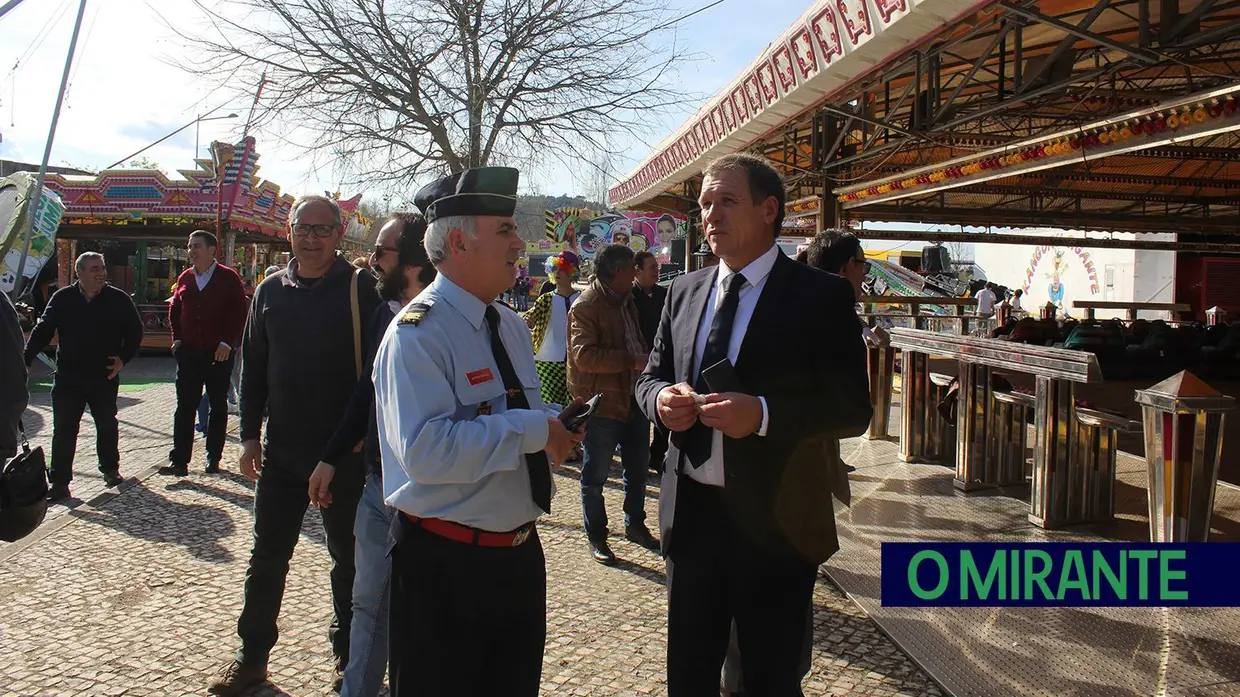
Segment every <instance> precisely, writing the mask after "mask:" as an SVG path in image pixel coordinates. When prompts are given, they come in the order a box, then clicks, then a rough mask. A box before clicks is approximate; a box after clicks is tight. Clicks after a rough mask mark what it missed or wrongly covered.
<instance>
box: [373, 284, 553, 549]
mask: <svg viewBox="0 0 1240 697" xmlns="http://www.w3.org/2000/svg"><path fill="white" fill-rule="evenodd" d="M413 304H421V305H424V306H429V307H430V309H429V310H426V312H425V316H424V317H423V318H422V319H421V321H420V322H418V324H416V325H414V324H401V323H400V318H401V314H403V313H398V314H397V319H396V321H395V322H392V324H391V325H389V326H388V330H387V333H386V334H384V337H383V342H382V343H381V344H380V345H379V351H378V354H377V355H376V356H375V367H374V381H375V410H376V414H377V422H378V427H379V451H380V455H381V458H382V462H383V495H384V498H385V500H386V501H387V503H388V505H389V506H393V507H394V508H397V509H399V510H401V511H404V512H405V513H409V514H412V515H415V516H418V517H421V518H442V519H445V520H451V521H453V522H456V523H461V524H463V525H469V526H471V527H475V528H480V529H482V530H489V531H492V532H506V531H508V530H513V529H515V528H518V527H520V526H522V525H524V524H526V523H528V522H530V521H532V520H534V519H536V518H538V516H539V515H541V514H542V509H540V508H539V507H538V505H537V504H535V503H534V499H533V498H532V496H531V494H530V480H529V473H528V472H526V469H525V468H526V467H527V464H526V458H525V455H526V453H534V452H538V451H540V450H542V449H543V448H544V447H545V446H546V444H547V416H548V415H549V414H550V415H554V414H555V412H551V411H549V410H548V409H547V408H545V407H544V406H543V403H542V400H541V398H540V397H539V390H538V385H539V383H538V373H537V371H536V370H535V369H534V349H533V346H532V345H531V342H530V333H529V329H528V328H527V327H526V324H525V322H524V321H523V320H522V319H521V318H520V317H518V316H517V314H516V313H515V312H513V311H512V310H510V309H508V308H507V307H504V306H503V305H501V304H499V303H494V306H495V308H496V309H497V310H499V314H500V337H501V338H502V340H503V342H504V347H505V348H506V349H507V350H508V356H509V358H510V359H511V360H512V364H513V366H514V367H515V368H516V372H517V377H518V378H519V379H520V380H521V385H522V387H523V388H524V389H525V396H526V398H527V399H528V400H529V403H530V407H531V408H530V409H513V410H509V409H508V405H507V401H508V400H507V395H506V390H505V389H504V381H503V378H502V377H501V376H500V373H499V367H498V366H497V365H496V364H495V358H494V356H493V355H492V354H491V335H490V330H489V328H488V327H487V323H486V319H485V312H486V307H487V306H486V304H485V303H483V302H482V301H481V300H479V299H478V298H477V297H475V296H473V295H472V294H470V293H468V292H466V291H464V290H462V289H461V287H460V286H458V285H456V284H455V283H453V282H452V281H451V280H450V279H449V278H448V277H447V276H445V275H444V274H443V273H440V274H439V275H438V276H437V277H436V278H435V281H434V282H433V283H431V285H430V286H428V287H427V288H426V290H424V291H422V293H421V294H420V295H418V297H416V298H414V299H413V301H412V303H411V306H412V305H413ZM406 311H408V308H406ZM556 411H558V406H557V407H556ZM552 486H554V482H553V484H552Z"/></svg>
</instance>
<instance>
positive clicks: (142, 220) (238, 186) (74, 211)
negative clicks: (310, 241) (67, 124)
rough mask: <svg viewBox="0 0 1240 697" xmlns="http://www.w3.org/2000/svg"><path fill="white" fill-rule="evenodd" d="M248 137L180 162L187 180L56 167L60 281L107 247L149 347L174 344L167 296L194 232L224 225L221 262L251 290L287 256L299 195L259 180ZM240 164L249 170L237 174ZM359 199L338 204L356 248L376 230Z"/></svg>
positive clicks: (116, 280)
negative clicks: (78, 261) (60, 205)
mask: <svg viewBox="0 0 1240 697" xmlns="http://www.w3.org/2000/svg"><path fill="white" fill-rule="evenodd" d="M247 140H248V142H244V141H243V142H241V143H236V144H226V143H212V146H211V149H212V153H213V157H212V158H210V159H200V160H197V161H196V162H195V165H196V166H195V168H194V169H186V170H179V172H178V173H179V174H180V175H181V177H182V178H181V179H173V178H171V177H169V176H167V175H165V174H164V173H163V172H160V171H157V170H105V171H103V172H100V173H99V174H97V175H94V176H72V175H60V174H49V175H48V176H47V188H48V189H49V190H50V191H52V192H55V193H56V194H58V195H59V196H60V198H61V200H62V201H63V202H64V206H65V212H64V216H63V218H62V220H61V223H60V227H59V230H58V232H57V234H56V246H57V253H56V255H55V259H56V262H57V263H58V273H57V275H56V277H57V279H58V284H59V285H60V286H62V287H63V286H65V285H67V284H69V283H72V282H73V260H74V259H75V258H76V257H77V255H78V254H81V253H82V252H85V251H97V252H100V253H101V254H103V255H104V259H105V262H106V264H107V267H108V276H109V279H110V281H111V283H112V284H113V285H115V286H116V287H118V288H120V289H122V290H124V291H125V292H127V293H130V294H131V295H132V296H133V298H134V301H135V302H136V303H137V304H138V309H139V311H140V312H141V314H142V320H143V323H144V325H145V326H146V335H145V337H144V338H143V346H144V347H152V348H162V347H167V346H168V345H170V343H171V338H170V333H169V332H170V330H169V328H168V326H167V314H168V311H167V305H166V304H165V301H166V299H167V298H168V297H169V295H170V294H171V288H172V285H173V284H174V283H175V281H176V278H177V276H178V275H179V274H180V273H181V271H183V270H184V269H185V268H186V266H187V264H188V261H187V258H186V252H185V247H186V241H187V240H188V238H189V234H190V233H191V232H193V231H194V230H199V229H201V230H208V231H210V232H214V233H217V236H218V237H219V239H220V257H221V259H220V260H221V262H222V263H225V264H227V265H229V266H232V267H233V268H235V269H236V270H237V272H238V273H240V274H241V276H242V279H243V282H244V283H245V285H246V289H247V292H253V288H254V286H256V285H257V284H258V282H259V281H261V280H262V278H263V273H264V271H265V270H266V269H267V268H268V267H269V266H284V265H285V264H287V263H288V259H289V246H288V241H287V239H286V230H285V224H286V222H287V219H288V213H289V207H290V206H291V205H292V203H293V201H294V198H293V196H291V195H288V194H283V193H281V191H280V187H279V186H278V185H277V184H275V183H273V182H270V181H265V180H260V179H259V178H258V176H257V172H258V164H257V163H258V160H259V155H258V153H257V152H256V151H255V149H254V142H253V138H249V139H247ZM242 161H244V162H245V166H244V168H242V167H241V163H242ZM238 172H244V174H243V175H242V176H240V177H238ZM359 201H360V197H355V198H354V199H352V200H348V201H341V202H340V204H341V208H342V210H343V211H344V212H345V214H346V216H347V218H348V221H347V225H346V239H348V240H349V241H350V243H351V244H352V245H354V247H355V248H358V249H360V248H361V246H363V245H364V244H365V239H366V236H367V235H368V234H369V224H368V221H364V220H363V219H362V218H361V216H360V214H359V213H358V211H357V204H358V202H359ZM220 232H222V233H223V234H219V233H220Z"/></svg>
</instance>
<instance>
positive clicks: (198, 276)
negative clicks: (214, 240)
mask: <svg viewBox="0 0 1240 697" xmlns="http://www.w3.org/2000/svg"><path fill="white" fill-rule="evenodd" d="M216 266H218V264H217V263H216V262H214V261H213V262H211V265H210V266H208V267H207V270H206V271H204V272H202V273H198V269H194V280H195V281H196V282H197V283H198V290H202V289H203V288H206V287H207V284H208V283H210V282H211V276H212V275H214V274H215V267H216Z"/></svg>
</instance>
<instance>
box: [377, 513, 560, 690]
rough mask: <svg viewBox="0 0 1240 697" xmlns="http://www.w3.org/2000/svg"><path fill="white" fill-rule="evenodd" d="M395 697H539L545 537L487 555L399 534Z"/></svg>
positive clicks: (401, 521) (397, 524)
mask: <svg viewBox="0 0 1240 697" xmlns="http://www.w3.org/2000/svg"><path fill="white" fill-rule="evenodd" d="M392 533H393V537H394V538H395V540H396V542H395V546H394V547H393V550H392V598H391V618H390V622H389V623H388V625H389V628H390V632H391V634H390V639H391V655H390V658H389V661H390V663H389V668H388V670H389V671H390V677H391V681H390V685H391V694H392V697H432V696H435V697H437V696H438V695H453V696H454V697H537V695H538V687H539V683H540V681H541V679H542V660H543V646H544V645H545V644H546V640H547V570H546V566H545V563H544V559H543V550H542V543H541V542H539V540H538V533H537V531H535V532H533V533H532V534H531V535H530V536H529V539H527V540H526V541H525V542H524V543H523V544H521V545H520V546H517V547H479V546H476V545H469V544H464V543H462V542H456V541H453V540H449V539H447V538H446V537H441V536H439V535H436V534H434V533H430V532H427V531H425V530H423V529H421V528H419V527H416V526H415V525H413V524H412V523H410V522H409V519H408V518H406V517H405V515H404V514H401V513H398V514H397V515H396V519H395V520H394V521H393V524H392Z"/></svg>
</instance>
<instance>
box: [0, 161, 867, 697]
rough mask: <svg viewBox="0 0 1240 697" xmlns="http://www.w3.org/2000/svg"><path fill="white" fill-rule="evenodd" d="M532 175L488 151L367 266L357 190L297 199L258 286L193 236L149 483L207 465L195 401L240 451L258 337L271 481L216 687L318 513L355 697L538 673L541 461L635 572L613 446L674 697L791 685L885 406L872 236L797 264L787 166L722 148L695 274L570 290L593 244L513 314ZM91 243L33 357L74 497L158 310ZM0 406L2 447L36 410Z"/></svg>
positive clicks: (251, 433) (401, 220)
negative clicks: (167, 430) (845, 451)
mask: <svg viewBox="0 0 1240 697" xmlns="http://www.w3.org/2000/svg"><path fill="white" fill-rule="evenodd" d="M518 182H519V173H518V172H517V170H515V169H510V168H503V167H485V168H477V169H469V170H465V171H463V172H459V173H457V174H454V175H452V176H449V177H445V178H443V179H440V180H438V181H436V182H434V183H432V184H430V185H428V186H426V187H424V188H422V189H421V190H420V191H419V192H418V193H417V196H416V198H415V202H416V205H417V208H418V209H419V212H417V213H397V214H395V215H393V216H392V217H391V218H390V219H389V220H387V221H386V222H385V224H384V225H383V227H382V228H381V230H380V232H379V234H378V237H377V239H376V241H375V245H374V250H373V252H372V254H371V255H370V258H369V259H368V260H366V262H367V263H365V264H360V263H358V264H354V263H351V262H349V261H348V260H347V259H346V258H345V257H344V256H343V255H342V254H341V253H340V252H339V251H338V250H339V244H340V241H341V238H342V236H343V232H344V228H343V224H342V223H343V221H342V216H341V211H340V208H339V206H338V205H337V203H336V202H335V201H334V200H332V199H330V198H326V197H320V196H305V197H302V198H300V199H298V200H297V201H296V203H295V204H294V205H293V206H292V208H291V211H290V214H289V221H288V233H289V240H290V243H291V246H292V260H291V261H290V262H289V264H288V265H287V267H286V268H284V269H280V270H269V273H268V274H267V275H266V278H265V279H264V280H263V281H262V283H260V284H259V285H258V287H257V289H256V291H255V293H254V295H253V298H252V300H250V302H249V303H248V304H247V303H246V302H245V295H244V292H243V290H242V286H241V282H240V278H239V277H238V276H237V274H236V273H235V272H234V271H233V270H232V269H229V268H228V267H226V266H223V265H221V264H219V263H218V262H217V261H216V258H217V256H218V255H217V251H218V249H217V247H218V244H217V240H216V239H215V237H214V236H213V235H211V234H210V233H208V232H205V231H198V232H194V233H193V234H192V235H191V236H190V238H189V240H188V250H189V254H190V258H191V261H192V264H191V266H190V268H187V269H186V270H185V272H184V273H182V274H181V276H180V277H179V278H178V279H177V284H176V289H175V291H174V293H173V297H172V298H171V302H170V304H169V320H170V325H171V326H172V330H173V345H172V349H173V352H174V356H175V357H176V364H177V374H176V394H177V409H176V413H175V414H174V417H173V428H172V431H173V433H172V443H173V445H172V449H171V451H170V453H169V461H168V465H167V466H166V467H164V468H162V469H161V470H160V473H161V474H162V475H165V476H174V477H181V476H186V475H188V473H189V463H190V461H191V459H192V457H191V453H192V449H193V443H194V439H193V425H194V414H195V412H196V410H197V409H198V407H199V405H200V404H201V402H202V400H203V399H204V392H205V399H206V400H207V402H208V404H209V409H208V412H209V413H208V416H207V418H206V439H205V441H206V442H205V447H206V463H207V467H206V471H207V472H208V473H212V472H218V471H219V470H220V468H221V467H223V466H224V463H223V462H222V457H223V443H224V434H225V433H226V430H227V426H226V423H227V419H228V408H227V395H228V393H229V383H230V376H231V375H232V372H233V367H234V362H235V361H237V360H238V356H239V357H240V361H241V363H240V440H241V446H242V454H241V457H240V462H239V467H240V470H241V472H242V473H243V474H244V475H245V476H246V477H248V478H250V479H251V480H254V481H255V488H254V506H253V515H254V525H253V545H252V552H251V555H250V559H249V562H248V567H247V570H246V573H245V578H244V605H243V609H242V612H241V615H240V617H239V618H238V622H237V634H238V650H237V653H236V655H235V656H234V657H233V658H232V659H231V660H229V661H228V663H227V666H226V667H225V668H224V670H223V671H222V673H221V675H219V676H218V677H217V679H216V680H215V681H214V682H213V683H212V684H211V685H210V690H211V692H212V693H214V694H217V695H238V694H241V693H243V692H244V691H246V690H248V689H249V688H250V687H252V686H254V685H256V684H258V683H261V682H262V681H264V680H265V679H266V678H267V672H268V669H267V666H268V660H269V656H270V654H271V652H272V651H273V649H274V648H275V646H276V644H277V639H278V636H279V630H278V619H279V612H280V605H281V599H282V595H283V592H284V584H285V578H286V576H287V574H288V570H289V563H290V560H291V558H292V556H293V551H294V547H295V545H296V544H297V540H298V538H299V533H300V530H301V526H302V519H303V517H304V515H305V513H306V511H307V509H308V508H309V507H310V506H314V507H317V508H318V509H319V510H320V511H321V514H322V520H323V527H324V529H325V532H326V537H327V549H328V553H329V554H330V556H331V560H332V565H331V572H330V579H329V580H330V586H331V597H332V607H333V619H332V622H331V626H330V628H329V632H328V636H329V640H330V642H331V647H332V651H333V654H334V655H335V659H336V660H335V671H334V673H333V676H332V680H333V682H334V687H335V688H336V689H337V690H339V691H340V693H341V694H344V695H351V696H365V697H374V695H376V694H378V692H379V691H380V689H381V687H382V685H383V682H384V676H385V674H386V675H388V676H389V683H390V689H391V694H393V695H395V696H397V697H401V696H404V697H408V696H409V695H425V694H430V695H448V694H451V695H479V696H481V695H487V696H488V697H490V696H492V695H530V696H533V695H536V694H538V690H539V684H540V681H541V673H542V661H543V651H544V644H545V640H546V608H547V577H546V569H545V563H544V556H543V550H542V546H541V543H540V541H539V534H538V526H537V521H538V519H539V518H540V517H541V516H542V515H544V514H546V513H549V512H550V510H551V502H552V499H553V495H554V489H555V479H554V478H553V477H552V471H553V469H556V468H558V467H560V466H561V465H563V464H564V463H565V462H567V461H570V460H571V459H573V458H574V457H575V454H574V453H575V452H576V451H577V450H578V449H580V450H581V465H580V470H581V476H580V500H581V516H582V524H583V528H584V532H585V539H584V540H583V542H584V543H585V547H586V549H587V550H588V552H589V554H590V555H591V556H592V557H593V558H594V559H595V560H596V561H598V562H600V563H602V564H607V565H611V564H615V563H616V562H617V556H616V554H615V552H614V551H613V550H612V548H611V547H610V545H609V544H608V539H609V537H610V535H611V530H610V529H609V525H608V515H607V510H606V507H605V505H604V499H603V493H602V490H603V486H604V484H605V482H606V480H607V478H608V475H609V472H610V469H611V466H612V462H613V457H614V455H615V453H616V450H617V448H618V449H619V452H620V460H621V469H622V471H623V483H624V504H623V514H624V537H625V538H627V539H628V540H631V541H633V542H635V543H637V544H638V545H641V546H643V547H646V548H649V549H652V550H656V551H660V552H661V553H662V555H663V556H664V558H665V560H666V571H667V578H668V584H667V585H668V598H669V607H668V619H667V622H668V631H667V642H668V651H667V680H668V688H669V694H671V695H672V696H673V697H681V696H689V695H694V696H696V695H705V694H718V693H719V690H720V681H721V675H722V674H723V673H725V672H726V673H727V674H728V675H729V679H728V688H727V689H729V690H730V691H732V692H737V693H744V694H751V695H776V696H783V695H789V696H791V695H800V694H801V692H800V683H801V681H802V679H803V677H804V676H805V674H806V673H807V671H808V665H809V663H808V657H809V651H810V638H811V637H812V626H811V618H812V592H813V586H814V582H815V578H816V576H817V568H818V565H819V564H821V563H822V562H823V561H825V560H826V559H827V558H828V557H830V556H831V554H832V553H834V552H835V551H836V549H838V542H837V540H836V534H835V520H834V509H833V506H832V503H831V499H832V497H834V498H838V499H840V500H841V501H843V502H845V503H847V502H848V500H849V494H848V490H849V489H848V480H847V472H848V470H849V468H848V467H847V465H845V464H844V463H843V462H841V461H840V457H839V440H840V439H841V438H846V437H850V436H854V435H858V434H860V433H861V432H863V431H864V429H865V428H866V427H867V425H868V424H869V421H870V416H871V413H872V410H871V406H870V403H869V390H868V383H867V375H866V358H865V344H864V342H863V338H862V337H863V332H862V327H863V324H862V322H861V321H860V320H859V319H858V316H857V314H856V311H855V301H856V298H857V297H858V295H859V293H860V283H861V279H862V278H864V274H865V264H866V262H865V255H864V253H863V251H862V250H861V246H860V243H859V242H858V241H857V240H856V238H855V237H853V236H852V235H849V234H846V233H840V232H834V231H833V232H828V233H822V234H820V235H819V236H818V237H816V238H815V239H814V241H813V244H811V246H810V249H809V250H808V253H807V255H806V257H805V258H804V259H803V260H802V261H803V263H798V261H796V260H793V259H791V258H789V257H787V256H786V255H784V254H783V253H782V252H781V251H780V248H779V247H778V246H777V245H776V244H775V240H776V236H777V234H778V231H779V230H780V225H781V221H782V218H783V215H784V206H785V189H784V182H783V180H782V178H781V176H780V175H779V173H778V172H777V171H776V170H775V169H774V168H773V167H771V165H770V164H769V163H767V162H766V161H764V160H762V159H760V158H755V157H751V156H748V155H729V156H726V157H723V158H721V159H719V160H717V161H716V162H714V163H713V164H711V165H710V166H709V167H708V168H707V169H706V171H705V174H704V181H703V186H702V192H701V195H700V200H699V203H700V205H701V209H702V223H703V230H704V233H705V236H706V238H707V240H708V244H709V255H706V254H703V255H702V256H709V259H706V260H705V261H708V262H709V263H706V264H704V265H703V268H701V269H700V270H698V271H695V272H692V273H689V274H687V275H682V276H680V277H678V278H677V279H676V280H675V281H674V282H673V283H672V284H671V286H670V288H665V287H663V286H661V285H659V283H658V262H657V259H656V258H655V257H654V256H653V255H651V254H649V253H647V252H638V253H636V254H635V253H634V252H633V251H632V250H631V249H629V248H628V247H625V246H622V245H611V246H607V247H604V248H602V249H601V250H599V251H598V252H597V253H596V256H595V261H594V267H595V269H594V270H595V273H594V274H593V276H592V278H590V279H588V282H587V283H586V287H585V290H583V291H580V292H579V291H578V290H577V289H576V288H574V285H573V281H574V280H576V279H577V276H578V275H579V271H580V264H579V260H578V259H577V258H576V257H575V256H574V255H572V253H571V252H565V253H561V254H559V255H556V256H554V257H552V259H551V260H549V262H548V268H547V271H548V276H549V279H550V281H551V283H552V284H553V288H552V289H551V291H550V292H548V293H545V294H542V295H540V296H539V297H538V299H537V301H536V302H534V303H533V305H532V306H530V307H529V308H528V310H527V311H525V312H523V313H518V312H517V311H514V309H513V308H511V307H509V306H508V305H506V304H504V303H503V302H500V298H501V297H502V296H504V295H505V294H506V293H509V292H510V291H511V290H512V288H513V285H514V278H516V277H517V275H518V274H517V269H516V265H517V262H518V258H519V257H520V256H521V254H522V252H523V250H524V246H525V243H524V241H523V240H522V239H521V237H520V235H519V234H518V233H517V229H516V223H515V220H514V218H513V214H514V209H515V203H516V193H517V187H518ZM102 262H103V260H102V258H100V257H99V256H98V255H93V254H90V253H87V254H83V255H82V256H81V257H80V258H79V259H78V260H77V263H76V269H77V275H78V280H77V282H75V283H74V284H72V285H71V286H69V287H67V288H64V289H62V290H60V291H58V292H57V293H56V294H55V295H54V296H53V297H52V299H51V301H50V302H49V304H48V307H47V308H46V309H45V311H44V313H43V315H42V317H41V318H40V320H39V322H38V324H37V326H36V327H35V329H34V331H33V332H32V334H31V336H30V339H29V341H27V342H26V344H25V346H24V351H23V357H24V360H25V363H26V364H27V365H28V364H29V362H30V360H31V358H32V357H33V356H34V354H35V353H37V352H39V351H42V350H44V349H45V348H46V346H47V344H48V341H49V340H50V339H51V336H52V334H53V333H58V335H59V337H60V341H59V349H58V351H59V352H58V355H57V370H56V376H55V380H54V387H53V391H52V400H53V412H54V414H55V416H54V424H53V432H54V435H53V442H54V448H53V459H52V466H51V474H50V477H51V480H52V485H53V486H52V491H51V499H53V500H59V499H63V498H64V497H67V496H68V495H69V492H68V487H69V484H70V482H71V480H72V464H73V453H74V451H75V449H76V448H75V441H76V437H77V432H78V422H79V421H80V419H81V416H82V410H83V407H84V405H89V406H90V408H91V412H92V416H93V417H94V419H95V421H96V428H97V432H98V434H99V435H98V439H99V444H98V452H99V467H100V469H101V471H103V473H104V475H105V481H106V482H107V484H108V485H109V486H113V485H116V484H118V483H119V482H120V481H121V476H120V474H119V466H120V462H119V452H118V447H117V422H116V394H117V385H118V375H119V373H120V372H121V370H122V369H123V367H124V366H125V364H127V363H128V362H129V361H130V360H132V358H133V357H134V356H135V355H136V353H137V349H138V346H139V345H140V341H141V334H142V328H141V324H140V322H138V318H137V312H136V309H135V308H134V305H133V302H132V301H131V300H130V299H129V298H128V296H126V295H124V294H123V293H121V292H120V291H116V290H115V289H114V288H112V287H111V286H109V285H107V283H106V272H105V271H104V268H103V263H102ZM824 271H825V273H824ZM526 294H527V295H528V291H527V293H526ZM10 307H11V306H10ZM4 315H5V308H4V307H3V306H0V319H3V316H4ZM5 326H6V327H7V323H6V325H5ZM0 338H3V339H5V340H9V341H12V338H11V337H8V336H7V335H2V336H0ZM17 341H18V342H20V330H19V331H18V338H17ZM22 368H23V371H22V379H23V380H24V379H25V378H24V366H22ZM14 379H15V378H14ZM23 389H24V388H23ZM23 393H24V392H23ZM0 407H2V408H3V411H2V412H0V417H3V421H0V426H3V427H4V430H5V434H6V438H7V433H8V431H10V430H11V429H10V426H11V425H12V424H11V422H12V421H13V420H14V419H13V418H12V417H11V416H10V413H17V414H20V409H19V408H18V405H16V404H13V405H8V404H0ZM20 407H21V408H24V407H25V402H24V400H23V401H22V403H21V405H20ZM7 445H8V444H7V443H6V442H5V440H0V455H5V453H6V452H7V451H6V450H5V448H6V447H7ZM652 470H653V471H654V472H656V473H658V475H659V476H660V477H661V484H660V490H659V491H660V497H659V511H658V515H657V518H658V524H657V532H658V535H657V536H656V534H655V533H654V532H652V531H651V529H650V527H648V526H647V523H646V520H647V512H646V490H647V479H648V476H649V473H650V472H651V471H652ZM725 663H726V664H727V669H726V671H725Z"/></svg>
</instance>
